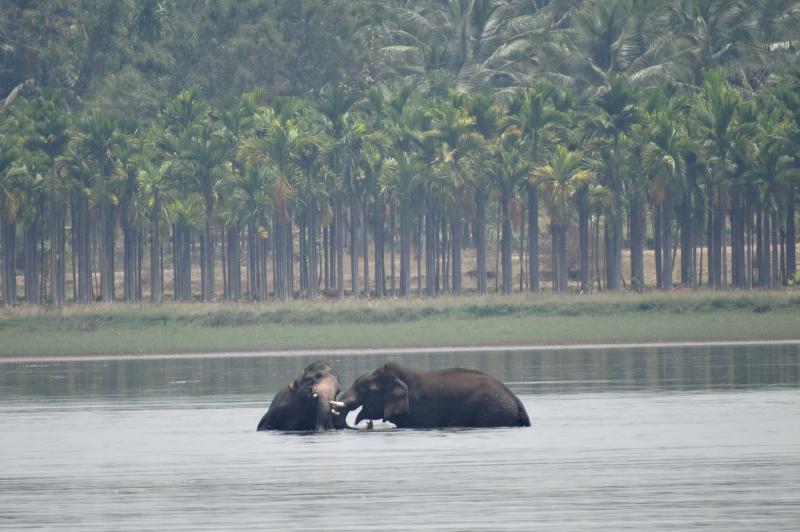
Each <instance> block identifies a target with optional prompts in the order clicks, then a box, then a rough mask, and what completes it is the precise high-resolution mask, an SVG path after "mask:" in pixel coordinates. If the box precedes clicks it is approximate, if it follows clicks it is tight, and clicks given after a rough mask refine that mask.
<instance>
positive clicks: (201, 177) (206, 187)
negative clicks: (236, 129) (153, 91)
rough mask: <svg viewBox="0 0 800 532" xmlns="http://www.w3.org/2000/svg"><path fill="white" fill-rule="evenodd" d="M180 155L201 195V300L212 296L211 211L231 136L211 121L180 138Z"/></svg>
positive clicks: (207, 299)
mask: <svg viewBox="0 0 800 532" xmlns="http://www.w3.org/2000/svg"><path fill="white" fill-rule="evenodd" d="M179 149H180V151H179V157H180V159H181V161H182V162H183V163H185V165H186V167H187V168H186V171H187V174H188V175H187V177H188V179H189V180H190V189H191V190H195V191H196V192H197V193H198V194H200V197H201V198H202V199H203V207H204V212H205V220H204V221H203V239H202V241H201V248H200V249H201V253H200V254H201V261H200V266H201V268H200V276H201V285H202V296H203V301H213V300H214V278H215V276H214V249H215V247H216V245H215V242H214V240H215V239H214V234H215V231H214V228H213V223H214V211H215V208H216V206H217V187H218V185H219V183H220V182H221V181H222V178H223V177H224V174H225V166H224V165H225V163H226V162H227V161H229V160H230V158H231V157H232V155H233V146H232V143H231V140H230V139H229V138H228V137H227V136H226V135H225V134H224V132H222V131H215V130H212V128H211V125H210V124H200V125H199V127H195V128H192V129H190V130H188V131H187V132H186V133H185V134H184V135H183V136H182V137H181V140H180V148H179Z"/></svg>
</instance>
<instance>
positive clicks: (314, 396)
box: [311, 393, 319, 399]
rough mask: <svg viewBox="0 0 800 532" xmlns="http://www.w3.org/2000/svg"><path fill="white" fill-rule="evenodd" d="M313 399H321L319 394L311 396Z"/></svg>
mask: <svg viewBox="0 0 800 532" xmlns="http://www.w3.org/2000/svg"><path fill="white" fill-rule="evenodd" d="M311 397H313V398H314V399H316V398H317V397H319V394H318V393H315V394H312V395H311Z"/></svg>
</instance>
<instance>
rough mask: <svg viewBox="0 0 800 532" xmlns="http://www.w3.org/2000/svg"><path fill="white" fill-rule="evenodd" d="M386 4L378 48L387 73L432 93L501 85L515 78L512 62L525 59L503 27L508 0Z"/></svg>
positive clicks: (519, 43) (523, 43) (524, 46)
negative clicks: (383, 37) (384, 36)
mask: <svg viewBox="0 0 800 532" xmlns="http://www.w3.org/2000/svg"><path fill="white" fill-rule="evenodd" d="M392 3H393V4H395V5H394V6H390V16H389V17H387V18H388V20H389V21H390V25H389V27H388V38H389V41H390V44H388V45H387V46H384V47H383V48H381V49H380V51H379V54H380V57H381V59H382V61H383V67H384V68H385V69H386V70H387V71H388V72H389V73H390V74H391V75H392V77H395V78H397V77H402V78H404V80H405V82H411V83H413V84H415V85H418V86H423V87H424V88H425V92H427V93H429V94H434V95H437V96H444V95H446V94H447V92H448V91H449V90H451V89H455V90H457V91H459V92H472V91H475V90H478V89H482V88H492V87H505V86H508V85H510V84H513V83H515V82H516V81H517V80H518V76H517V74H516V72H515V69H514V65H515V64H516V63H517V62H519V61H524V60H525V59H526V52H527V49H528V46H527V42H526V41H525V40H520V39H514V38H509V36H508V34H509V32H508V31H505V28H504V22H505V21H506V20H508V19H509V17H510V15H511V13H512V12H511V11H510V10H509V8H510V6H509V4H508V2H500V1H497V0H458V1H450V2H445V3H444V5H442V3H432V2H425V1H414V2H392Z"/></svg>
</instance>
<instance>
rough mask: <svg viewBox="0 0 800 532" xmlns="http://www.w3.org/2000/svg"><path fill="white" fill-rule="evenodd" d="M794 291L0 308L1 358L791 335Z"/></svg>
mask: <svg viewBox="0 0 800 532" xmlns="http://www.w3.org/2000/svg"><path fill="white" fill-rule="evenodd" d="M798 337H800V297H798V296H797V294H796V293H795V292H791V291H784V292H741V293H740V292H729V293H716V292H689V293H679V292H676V293H670V294H662V293H648V294H596V295H590V296H577V295H568V296H554V295H540V296H535V297H534V296H510V297H500V296H490V297H486V298H477V297H464V298H449V297H442V298H437V299H417V300H389V301H366V300H363V301H359V300H348V301H341V302H325V301H319V302H313V303H309V302H302V301H295V302H280V303H278V302H275V303H265V304H234V303H227V304H223V303H214V304H189V305H183V304H175V303H165V304H162V305H147V304H143V305H129V304H120V303H118V304H106V305H88V306H74V307H66V308H63V309H58V310H54V309H50V310H48V309H38V308H37V309H32V308H25V307H21V308H14V309H2V310H1V311H0V339H1V340H2V341H0V355H7V356H8V355H45V354H49V355H53V354H94V353H171V352H203V351H205V352H208V351H240V350H247V351H252V350H255V351H259V350H273V349H306V348H309V349H324V348H350V347H352V348H356V347H418V346H428V345H429V346H444V345H455V346H468V345H512V344H517V345H519V344H552V343H559V344H560V343H586V342H589V343H591V342H601V343H602V342H629V341H635V342H639V341H686V340H749V339H794V338H798Z"/></svg>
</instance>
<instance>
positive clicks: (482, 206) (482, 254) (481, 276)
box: [475, 187, 486, 295]
mask: <svg viewBox="0 0 800 532" xmlns="http://www.w3.org/2000/svg"><path fill="white" fill-rule="evenodd" d="M475 205H476V211H477V212H476V218H477V220H476V222H477V223H476V225H477V228H476V229H477V235H476V241H477V247H478V252H477V255H478V293H479V294H481V295H483V294H486V191H485V190H484V189H483V188H482V187H481V188H478V190H477V191H476V192H475Z"/></svg>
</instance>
